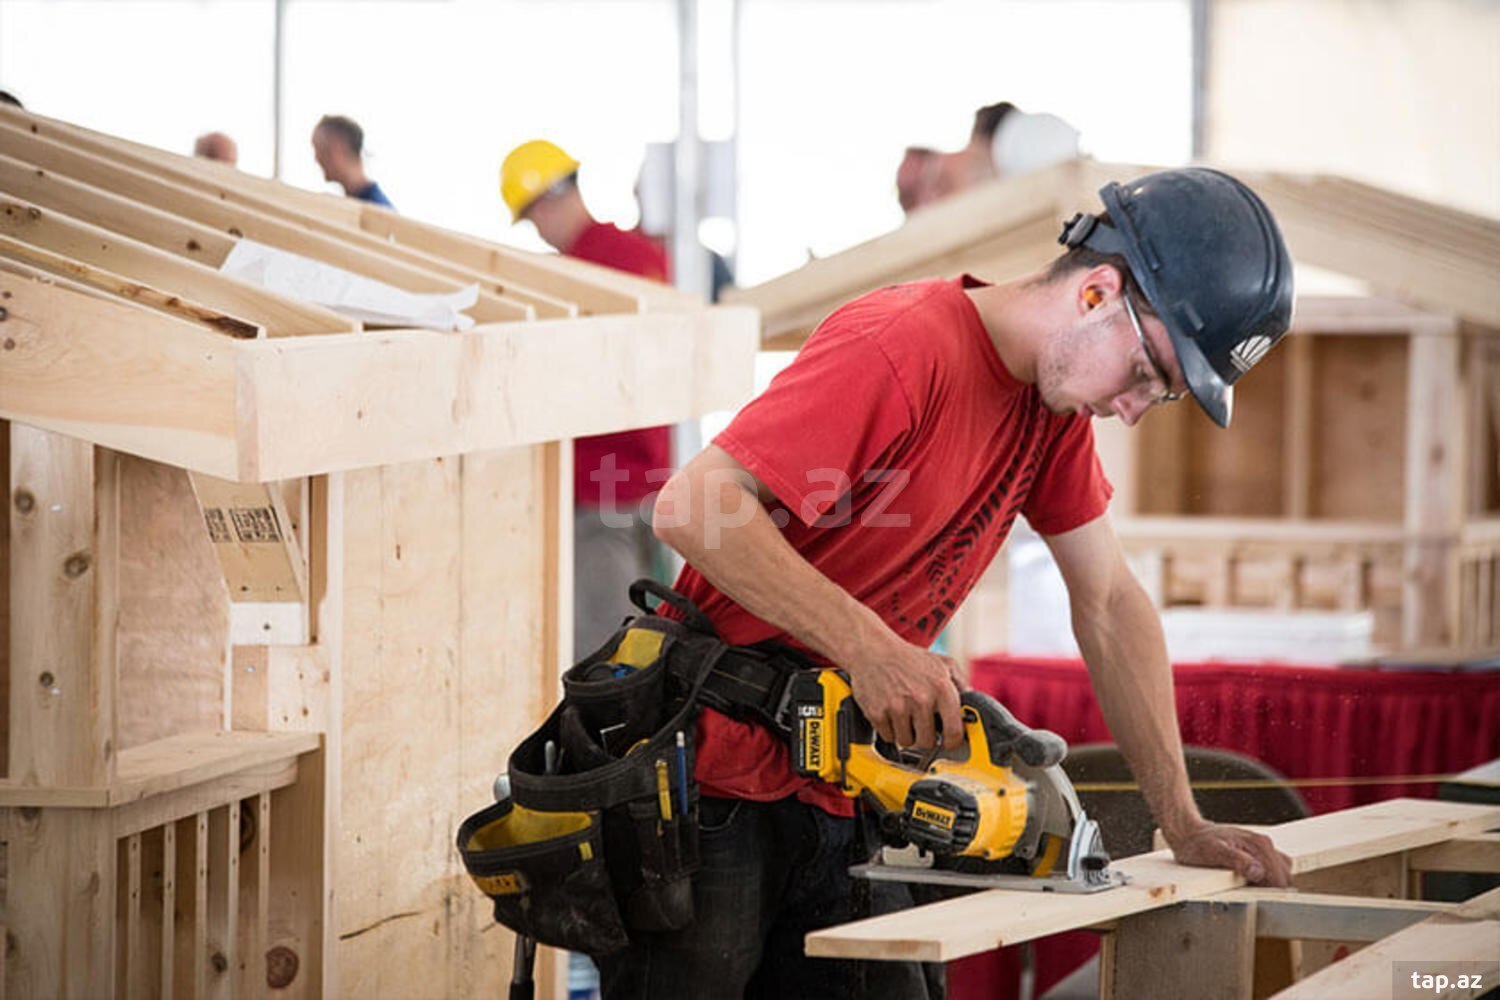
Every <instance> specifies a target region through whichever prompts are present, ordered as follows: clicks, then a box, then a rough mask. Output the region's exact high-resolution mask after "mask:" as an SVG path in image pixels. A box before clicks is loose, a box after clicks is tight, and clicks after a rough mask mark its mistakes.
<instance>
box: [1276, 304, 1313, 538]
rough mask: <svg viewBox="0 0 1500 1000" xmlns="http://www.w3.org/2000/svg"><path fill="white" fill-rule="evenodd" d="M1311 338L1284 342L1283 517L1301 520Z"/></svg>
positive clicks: (1306, 497)
mask: <svg viewBox="0 0 1500 1000" xmlns="http://www.w3.org/2000/svg"><path fill="white" fill-rule="evenodd" d="M1312 344H1313V342H1312V338H1311V337H1310V336H1308V335H1307V334H1305V333H1299V332H1296V331H1293V333H1292V334H1291V335H1290V336H1288V337H1287V338H1286V344H1285V346H1284V348H1283V349H1284V350H1285V351H1286V353H1287V358H1286V377H1287V383H1288V384H1287V387H1286V395H1285V397H1284V400H1285V406H1286V424H1285V431H1284V438H1283V440H1284V444H1283V446H1282V447H1283V453H1282V462H1283V464H1284V465H1285V470H1286V471H1285V472H1284V474H1283V475H1284V479H1283V483H1282V486H1283V499H1282V502H1281V515H1282V516H1283V517H1292V518H1305V517H1307V516H1308V513H1309V509H1310V506H1311V505H1310V499H1311V493H1312V465H1313V462H1314V460H1315V459H1314V456H1313V452H1312V449H1313V442H1314V435H1313V427H1312V412H1313V385H1314V382H1315V379H1314V373H1313V349H1312Z"/></svg>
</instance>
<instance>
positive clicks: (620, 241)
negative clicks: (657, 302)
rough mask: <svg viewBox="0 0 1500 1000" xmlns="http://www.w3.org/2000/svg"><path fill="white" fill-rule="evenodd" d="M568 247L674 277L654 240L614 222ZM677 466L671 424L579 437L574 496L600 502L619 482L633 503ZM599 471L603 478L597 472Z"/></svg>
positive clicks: (650, 274)
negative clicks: (650, 476)
mask: <svg viewBox="0 0 1500 1000" xmlns="http://www.w3.org/2000/svg"><path fill="white" fill-rule="evenodd" d="M565 253H566V255H567V256H569V257H576V258H578V259H579V260H586V261H589V262H591V263H594V264H603V265H604V266H605V267H612V268H614V269H615V270H617V271H627V272H629V273H630V274H638V275H640V276H641V277H643V278H651V279H653V280H656V281H662V282H665V281H670V280H671V273H670V270H669V269H668V267H667V255H666V253H665V252H664V251H663V250H662V248H661V247H660V246H659V245H658V244H657V243H656V242H655V241H654V240H652V239H651V238H650V237H648V236H645V235H643V234H641V233H637V232H627V231H625V230H622V229H620V228H618V227H616V226H614V225H612V224H610V223H608V222H595V223H593V224H592V225H590V226H589V227H588V228H587V229H585V230H584V231H583V232H581V233H579V234H578V238H577V239H575V240H574V241H573V245H572V246H570V247H568V249H567V250H566V251H565ZM610 455H613V456H614V457H613V463H612V468H603V469H602V470H601V467H602V466H605V465H606V464H608V463H607V456H610ZM671 467H672V429H671V428H670V427H645V428H642V429H640V430H631V431H617V432H614V433H612V434H597V435H595V436H593V437H581V438H577V439H576V440H574V442H573V502H574V503H575V504H578V505H579V506H583V507H598V506H600V505H601V494H602V492H603V490H604V489H605V488H606V486H607V485H608V484H610V483H613V489H614V499H615V501H617V502H619V503H631V504H633V503H635V502H637V501H639V500H640V499H641V498H642V497H644V496H646V495H647V494H648V493H653V492H655V491H656V490H659V489H661V483H662V481H663V480H664V478H665V474H666V473H667V472H670V470H671ZM652 470H663V474H662V476H659V477H657V481H656V482H648V481H647V480H646V473H648V472H650V471H652ZM595 472H599V474H600V477H601V478H595V475H594V474H595Z"/></svg>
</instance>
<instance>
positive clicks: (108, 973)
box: [0, 808, 119, 998]
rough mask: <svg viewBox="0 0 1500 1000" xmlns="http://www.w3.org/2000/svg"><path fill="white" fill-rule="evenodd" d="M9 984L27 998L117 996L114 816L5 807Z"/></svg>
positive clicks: (1, 820) (0, 830)
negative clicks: (110, 821)
mask: <svg viewBox="0 0 1500 1000" xmlns="http://www.w3.org/2000/svg"><path fill="white" fill-rule="evenodd" d="M0 841H3V842H4V843H5V845H6V860H7V864H8V869H7V872H6V885H5V896H4V904H3V905H4V908H3V911H0V924H4V925H5V928H6V934H7V950H8V952H9V954H8V956H7V959H6V980H7V989H8V990H9V991H10V992H11V993H12V994H13V995H15V996H20V997H70V998H71V997H77V998H92V997H102V996H109V995H112V994H113V993H114V989H115V984H116V966H117V954H116V940H117V938H116V917H117V906H118V904H119V898H118V889H119V883H118V872H119V868H118V864H117V861H118V859H117V854H116V842H115V838H114V836H113V831H112V830H111V829H110V825H109V817H108V816H107V815H105V814H101V813H98V812H95V811H92V810H81V809H36V808H27V809H0Z"/></svg>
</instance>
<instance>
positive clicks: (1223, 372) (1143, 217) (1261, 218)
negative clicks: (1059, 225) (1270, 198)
mask: <svg viewBox="0 0 1500 1000" xmlns="http://www.w3.org/2000/svg"><path fill="white" fill-rule="evenodd" d="M1099 197H1100V198H1101V199H1102V200H1103V201H1104V207H1105V209H1106V210H1107V211H1108V212H1109V220H1108V221H1107V222H1106V221H1104V220H1101V219H1100V218H1099V217H1098V216H1096V215H1086V214H1083V213H1079V214H1078V215H1075V216H1073V218H1072V219H1071V220H1069V222H1068V223H1067V225H1065V226H1064V227H1063V232H1062V235H1061V236H1059V237H1058V242H1059V243H1063V244H1065V245H1067V246H1068V247H1075V246H1086V247H1088V248H1089V249H1091V250H1095V251H1097V252H1099V253H1106V254H1119V255H1121V256H1123V257H1124V258H1125V260H1126V261H1127V262H1128V263H1129V264H1130V273H1131V276H1132V277H1134V278H1135V281H1136V284H1138V285H1140V287H1141V291H1142V292H1143V293H1145V296H1146V300H1147V301H1148V302H1150V303H1151V308H1152V309H1154V310H1155V311H1156V314H1157V315H1158V316H1159V317H1161V321H1162V323H1163V324H1165V325H1166V328H1167V333H1168V334H1169V335H1171V338H1172V347H1173V349H1174V350H1176V352H1177V363H1178V364H1179V365H1180V366H1181V367H1182V374H1183V376H1184V377H1185V378H1186V379H1187V384H1188V388H1190V389H1191V390H1192V392H1193V397H1194V398H1195V399H1197V400H1198V404H1199V405H1200V406H1202V407H1203V409H1204V411H1205V412H1207V413H1208V415H1209V416H1210V417H1212V418H1213V420H1214V423H1216V424H1218V425H1219V426H1220V427H1228V426H1229V417H1230V411H1231V409H1232V406H1233V402H1234V390H1233V388H1232V386H1233V385H1234V383H1235V382H1236V381H1237V380H1238V379H1239V377H1240V376H1241V375H1243V374H1245V372H1247V371H1249V370H1250V367H1251V366H1252V365H1254V364H1255V363H1256V362H1257V361H1259V360H1260V359H1261V358H1262V357H1264V356H1265V353H1266V352H1267V351H1269V350H1270V349H1271V347H1272V345H1274V344H1275V343H1276V341H1278V340H1280V339H1281V338H1282V336H1283V335H1284V334H1285V333H1286V331H1287V327H1288V325H1290V323H1291V319H1292V258H1291V255H1290V254H1288V253H1287V250H1286V244H1285V243H1284V242H1282V239H1281V231H1280V230H1279V229H1277V228H1276V220H1275V219H1274V218H1272V217H1271V210H1270V209H1268V208H1266V204H1265V202H1263V201H1261V200H1260V198H1259V197H1258V196H1257V195H1256V193H1255V192H1254V191H1251V190H1250V189H1249V188H1248V187H1246V186H1245V185H1244V184H1242V183H1240V182H1239V181H1237V180H1235V179H1234V178H1233V177H1230V176H1229V175H1228V174H1226V173H1223V172H1221V171H1218V170H1210V169H1208V168H1207V167H1186V168H1184V169H1181V170H1164V171H1162V172H1161V173H1156V174H1147V175H1146V176H1144V177H1140V178H1137V179H1136V180H1134V181H1131V182H1130V183H1129V184H1128V185H1122V184H1117V183H1115V182H1114V181H1111V182H1110V183H1108V184H1106V185H1104V187H1102V188H1100V189H1099Z"/></svg>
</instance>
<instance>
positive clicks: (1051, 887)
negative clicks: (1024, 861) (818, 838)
mask: <svg viewBox="0 0 1500 1000" xmlns="http://www.w3.org/2000/svg"><path fill="white" fill-rule="evenodd" d="M849 874H850V875H853V876H854V877H856V878H867V879H872V880H874V881H877V882H921V883H923V884H925V885H954V886H968V887H971V888H976V889H1019V890H1022V891H1024V892H1061V893H1068V894H1073V895H1087V894H1090V893H1095V892H1106V891H1108V890H1110V889H1118V888H1120V887H1121V886H1124V885H1128V884H1129V883H1130V879H1128V878H1127V877H1126V876H1125V875H1123V874H1122V873H1120V872H1105V873H1104V874H1103V875H1102V876H1101V877H1100V880H1099V881H1093V882H1083V881H1080V880H1077V879H1070V878H1068V877H1067V876H1066V875H1048V876H1044V877H1042V878H1033V877H1032V876H1030V875H1005V874H1001V873H998V872H997V873H993V874H977V873H973V872H954V871H948V870H946V869H943V868H920V867H915V866H909V865H892V864H881V863H880V862H878V861H872V862H870V863H868V864H863V865H854V866H853V867H851V868H850V869H849Z"/></svg>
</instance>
